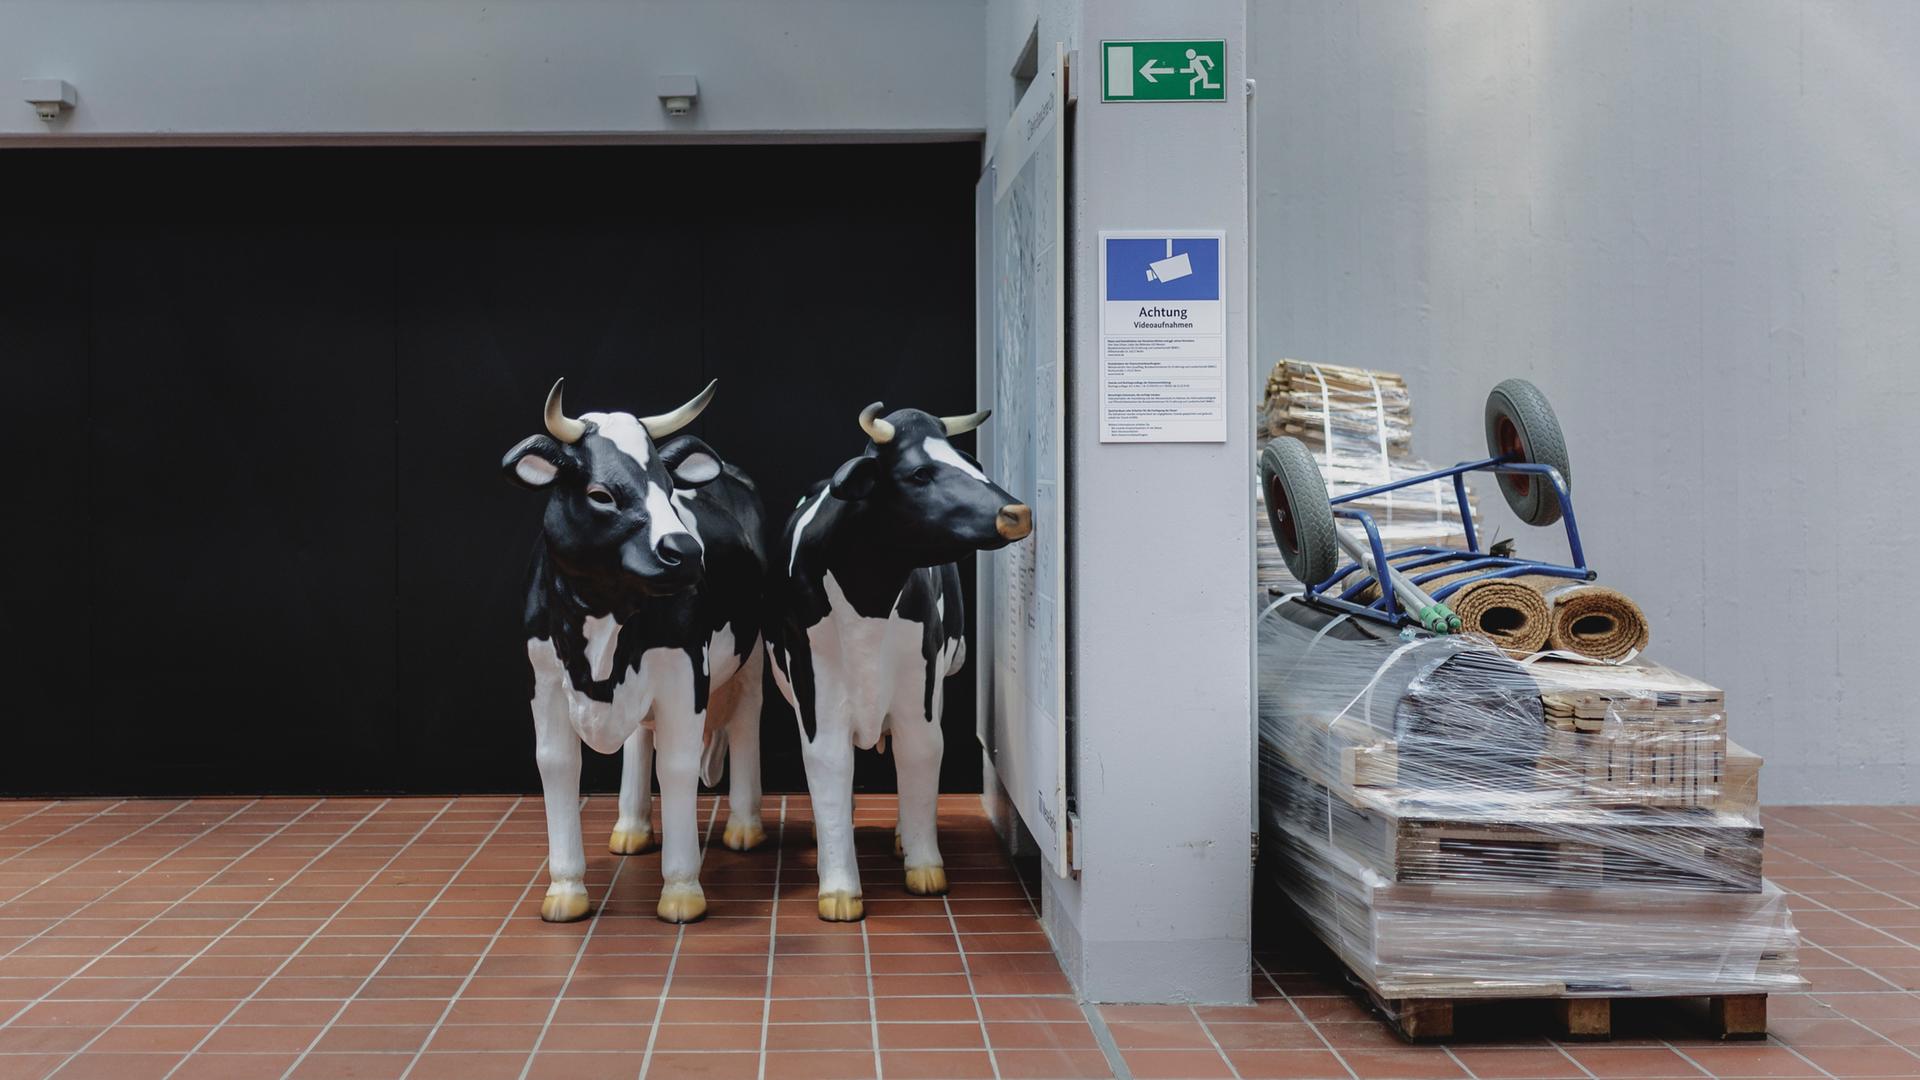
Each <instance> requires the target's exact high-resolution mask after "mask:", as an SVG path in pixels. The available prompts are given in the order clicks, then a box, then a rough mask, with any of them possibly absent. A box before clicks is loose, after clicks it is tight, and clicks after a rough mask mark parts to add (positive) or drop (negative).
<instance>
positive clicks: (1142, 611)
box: [986, 0, 1254, 1001]
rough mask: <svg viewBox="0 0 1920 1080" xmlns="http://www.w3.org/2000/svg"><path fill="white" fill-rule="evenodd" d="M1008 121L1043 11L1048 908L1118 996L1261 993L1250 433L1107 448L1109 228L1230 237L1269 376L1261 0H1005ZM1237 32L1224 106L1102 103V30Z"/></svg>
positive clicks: (998, 41) (1239, 333) (993, 37)
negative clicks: (1248, 12)
mask: <svg viewBox="0 0 1920 1080" xmlns="http://www.w3.org/2000/svg"><path fill="white" fill-rule="evenodd" d="M988 8H989V10H988V20H987V26H988V36H987V57H986V60H987V63H986V80H987V88H988V103H989V104H988V113H989V117H990V118H991V119H992V120H994V121H997V120H999V119H1001V118H1003V117H1005V116H1006V115H1007V113H1008V112H1010V111H1011V109H1012V105H1013V100H1014V99H1013V84H1012V81H1011V79H1010V78H1009V75H1008V72H1009V69H1010V67H1011V66H1012V64H1013V61H1014V58H1015V57H1016V56H1017V55H1018V53H1019V51H1020V48H1021V46H1022V45H1023V44H1024V43H1025V41H1026V38H1027V34H1028V32H1029V31H1030V30H1031V29H1032V27H1033V26H1034V22H1035V20H1036V19H1038V20H1039V24H1040V35H1039V38H1040V43H1041V48H1042V50H1043V51H1044V50H1048V49H1050V48H1051V46H1052V43H1053V42H1055V41H1064V42H1066V44H1067V48H1068V49H1069V50H1078V52H1079V63H1080V68H1079V71H1078V72H1077V76H1076V77H1077V79H1078V84H1079V87H1080V91H1079V104H1078V105H1077V106H1076V107H1075V110H1074V112H1073V113H1072V124H1073V127H1072V130H1071V136H1070V137H1071V141H1070V153H1071V154H1072V155H1073V159H1074V161H1073V167H1072V168H1073V172H1072V177H1073V180H1072V183H1071V184H1070V186H1069V189H1068V194H1067V218H1068V229H1069V236H1068V243H1069V249H1068V260H1067V273H1068V277H1069V279H1070V282H1071V285H1070V289H1069V294H1068V295H1069V300H1068V313H1067V318H1068V331H1067V334H1068V337H1067V342H1068V344H1067V349H1068V357H1069V362H1070V367H1071V376H1070V378H1071V381H1072V401H1071V404H1070V409H1071V410H1072V419H1071V424H1072V427H1073V432H1072V438H1071V442H1070V450H1069V454H1070V459H1069V460H1070V487H1071V500H1072V515H1073V517H1072V521H1071V523H1070V524H1071V528H1072V550H1071V553H1070V570H1069V593H1070V597H1071V612H1070V618H1071V620H1072V630H1071V639H1072V641H1073V649H1074V655H1075V656H1076V657H1077V658H1078V659H1077V660H1076V661H1075V663H1074V665H1073V670H1072V671H1071V673H1070V674H1071V678H1072V683H1071V686H1072V689H1071V691H1070V697H1069V711H1070V713H1071V714H1072V722H1073V732H1074V734H1073V738H1072V740H1071V743H1072V745H1071V746H1070V751H1071V752H1072V753H1073V754H1074V770H1075V773H1074V775H1075V778H1076V779H1075V782H1074V783H1073V785H1072V787H1071V791H1072V794H1073V795H1074V797H1075V799H1076V807H1077V810H1078V813H1079V822H1080V830H1079V832H1078V833H1077V834H1076V843H1077V846H1078V850H1079V853H1080V863H1081V866H1082V871H1081V874H1080V877H1079V878H1078V879H1077V880H1062V879H1060V878H1056V877H1053V876H1052V875H1051V874H1048V875H1047V876H1046V878H1045V880H1046V889H1045V895H1044V898H1043V899H1044V904H1043V907H1044V912H1043V916H1044V920H1045V922H1046V925H1047V928H1048V932H1049V934H1050V935H1051V936H1052V938H1053V940H1054V942H1055V944H1056V947H1057V948H1058V951H1059V953H1060V956H1061V961H1062V964H1063V966H1064V967H1065V968H1066V970H1067V972H1068V974H1069V976H1070V977H1071V978H1072V979H1073V980H1074V983H1075V985H1076V987H1077V988H1078V990H1079V992H1080V994H1081V995H1082V996H1083V997H1084V998H1087V999H1091V1000H1097V1001H1244V1000H1245V999H1246V997H1247V994H1248V989H1249V982H1248V970H1249V955H1250V953H1249V944H1250V941H1249V927H1250V922H1251V917H1250V897H1249V893H1250V889H1251V883H1252V866H1251V858H1250V856H1251V852H1250V839H1251V830H1252V827H1253V826H1252V823H1253V812H1254V803H1253V798H1254V795H1253V784H1252V745H1253V740H1252V726H1251V717H1252V700H1251V659H1250V648H1249V646H1248V632H1249V628H1250V626H1251V622H1252V610H1251V598H1250V593H1249V589H1248V584H1249V578H1250V573H1251V571H1250V561H1249V560H1250V558H1251V522H1250V521H1249V518H1248V515H1247V513H1246V511H1245V509H1244V508H1245V505H1246V502H1247V498H1248V492H1249V491H1250V490H1251V487H1252V483H1251V465H1252V446H1251V439H1250V432H1249V431H1247V430H1246V428H1245V427H1244V426H1241V425H1233V426H1232V427H1231V434H1230V437H1229V440H1228V441H1227V442H1226V443H1196V444H1155V445H1102V444H1101V443H1100V442H1099V364H1098V357H1099V347H1098V343H1099V337H1098V334H1099V327H1098V322H1097V317H1098V312H1099V309H1098V306H1097V305H1096V304H1094V303H1092V302H1091V301H1090V300H1089V299H1088V298H1090V297H1093V296H1096V295H1097V294H1098V288H1099V258H1098V247H1097V244H1098V234H1099V230H1101V229H1140V228H1154V227H1163V228H1175V229H1178V228H1220V229H1225V230H1226V231H1227V254H1226V260H1227V271H1226V274H1227V278H1226V284H1227V309H1228V326H1227V330H1228V334H1227V337H1228V386H1229V388H1230V397H1229V401H1228V407H1229V409H1230V410H1232V411H1233V412H1241V413H1244V411H1245V410H1247V409H1248V408H1249V403H1248V401H1247V399H1246V397H1245V396H1244V393H1243V392H1242V391H1241V387H1243V386H1245V385H1246V380H1247V379H1248V368H1247V365H1248V354H1247V348H1246V333H1247V252H1248V236H1247V231H1246V216H1247V215H1246V208H1247V188H1246V171H1245V170H1246V155H1245V131H1246V121H1245V117H1246V112H1245V103H1244V101H1243V98H1242V94H1241V92H1240V86H1241V82H1242V80H1243V79H1244V78H1245V75H1246V72H1245V69H1244V66H1243V65H1244V56H1245V52H1244V50H1245V47H1246V39H1245V21H1246V19H1245V3H1244V0H1188V2H1186V3H1183V4H1177V5H1176V4H1167V3H1164V2H1163V0H1100V2H1098V3H1068V2H1061V0H1045V2H1036V0H992V2H991V3H990V4H989V5H988ZM1216 37H1217V38H1225V39H1226V40H1227V72H1226V75H1227V86H1228V88H1229V93H1228V99H1227V101H1226V102H1225V103H1223V104H1219V105H1134V104H1104V103H1102V102H1101V101H1100V92H1099V90H1100V84H1099V76H1098V72H1099V56H1098V48H1099V42H1100V41H1102V40H1103V39H1113V38H1216Z"/></svg>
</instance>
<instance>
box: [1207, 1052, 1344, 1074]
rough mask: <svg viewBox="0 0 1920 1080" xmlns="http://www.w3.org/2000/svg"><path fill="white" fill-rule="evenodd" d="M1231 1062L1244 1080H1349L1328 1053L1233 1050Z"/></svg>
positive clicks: (1229, 1059)
mask: <svg viewBox="0 0 1920 1080" xmlns="http://www.w3.org/2000/svg"><path fill="white" fill-rule="evenodd" d="M1227 1060H1228V1061H1229V1062H1231V1063H1232V1064H1233V1068H1234V1071H1235V1072H1238V1073H1239V1074H1240V1075H1241V1077H1243V1078H1244V1080H1348V1073H1347V1069H1346V1066H1344V1065H1342V1064H1340V1059H1339V1058H1336V1057H1334V1056H1333V1054H1331V1053H1329V1052H1328V1051H1326V1050H1229V1051H1227Z"/></svg>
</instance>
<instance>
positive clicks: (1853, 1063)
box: [1695, 1045, 1920, 1078]
mask: <svg viewBox="0 0 1920 1080" xmlns="http://www.w3.org/2000/svg"><path fill="white" fill-rule="evenodd" d="M1799 1050H1800V1054H1801V1055H1802V1056H1803V1057H1805V1058H1807V1060H1809V1061H1811V1062H1813V1064H1814V1065H1816V1066H1818V1067H1819V1068H1821V1069H1823V1070H1825V1071H1826V1072H1829V1073H1831V1074H1833V1075H1834V1076H1840V1077H1847V1076H1902V1077H1909V1078H1911V1077H1916V1076H1920V1056H1917V1055H1915V1054H1914V1053H1913V1052H1912V1051H1909V1050H1906V1049H1904V1048H1901V1047H1897V1046H1888V1045H1881V1046H1803V1047H1800V1048H1799ZM1695 1060H1699V1059H1698V1058H1697V1057H1696V1058H1695ZM1702 1064H1707V1063H1705V1062H1702ZM1708 1067H1709V1068H1717V1066H1713V1065H1708ZM1728 1075H1732V1074H1728Z"/></svg>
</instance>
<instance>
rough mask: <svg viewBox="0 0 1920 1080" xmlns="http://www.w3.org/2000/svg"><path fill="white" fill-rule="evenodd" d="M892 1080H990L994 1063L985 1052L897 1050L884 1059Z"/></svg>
mask: <svg viewBox="0 0 1920 1080" xmlns="http://www.w3.org/2000/svg"><path fill="white" fill-rule="evenodd" d="M880 1068H881V1072H882V1074H883V1075H885V1076H887V1077H888V1078H889V1080H990V1078H991V1077H992V1076H993V1060H992V1059H991V1058H989V1057H988V1056H987V1054H986V1052H985V1051H983V1050H893V1051H883V1052H882V1053H881V1055H880Z"/></svg>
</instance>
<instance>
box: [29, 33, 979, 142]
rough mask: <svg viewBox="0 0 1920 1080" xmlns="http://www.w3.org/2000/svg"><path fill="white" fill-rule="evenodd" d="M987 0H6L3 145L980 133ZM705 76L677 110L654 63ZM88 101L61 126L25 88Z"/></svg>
mask: <svg viewBox="0 0 1920 1080" xmlns="http://www.w3.org/2000/svg"><path fill="white" fill-rule="evenodd" d="M984 21H985V4H984V0H805V2H799V0H641V2H634V3H588V2H582V0H539V2H536V0H491V2H488V3H474V2H469V0H407V2H405V3H393V2H386V0H343V2H328V3H304V2H296V0H247V2H236V0H166V2H164V3H125V2H109V0H7V3H5V4H0V142H9V141H18V140H21V139H26V140H31V141H37V142H48V141H53V140H55V139H63V140H67V141H72V140H76V139H83V138H117V139H124V138H136V139H153V138H164V139H168V140H173V141H178V140H180V139H181V138H183V137H195V136H199V137H209V136H210V137H232V136H249V135H259V134H271V135H282V136H284V135H294V136H311V135H342V136H348V137H355V138H365V137H369V136H391V135H406V134H410V133H432V134H433V135H435V136H438V137H446V136H454V137H459V136H463V135H464V136H499V135H509V136H511V135H521V134H534V133H543V134H568V133H577V134H580V135H585V136H599V137H607V136H612V137H633V136H638V137H661V136H667V137H672V136H675V135H681V136H695V135H702V134H704V135H707V136H709V137H711V136H712V135H713V134H714V133H735V132H737V133H741V134H742V135H743V136H746V135H751V136H753V137H769V136H771V137H792V136H793V135H796V134H802V135H804V134H808V133H822V134H830V135H832V136H834V137H838V138H847V137H860V136H873V137H885V138H898V137H902V136H903V135H908V134H913V133H920V134H942V133H951V134H955V135H964V136H965V137H969V138H971V137H974V136H977V135H978V133H979V132H980V130H981V129H982V128H983V127H984V126H985V120H984V113H983V111H982V100H983V99H982V87H981V83H980V70H981V66H982V61H981V44H982V40H983V33H984ZM684 72H690V73H692V74H695V75H697V76H698V77H699V80H700V103H699V107H698V108H697V109H696V110H695V112H694V114H693V115H692V116H689V117H686V118H684V119H679V120H669V119H668V118H667V116H666V115H665V113H664V111H663V110H662V109H661V107H660V102H659V99H658V97H657V96H656V94H655V88H654V79H655V77H656V76H657V75H662V74H675V73H684ZM24 78H61V79H65V80H67V81H68V82H70V83H72V84H74V86H76V87H77V88H78V89H79V92H80V103H79V107H78V108H77V109H76V110H74V112H73V113H72V114H71V115H70V116H69V117H68V118H67V119H64V120H62V121H59V122H58V123H56V124H55V125H54V126H53V127H52V129H51V130H50V129H49V127H48V125H45V124H43V123H42V122H41V121H40V120H39V119H38V118H37V117H35V115H34V112H33V109H32V107H31V106H29V105H28V104H27V103H26V102H25V101H24V100H23V99H22V97H21V95H20V93H19V92H18V91H19V80H21V79H24Z"/></svg>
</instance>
